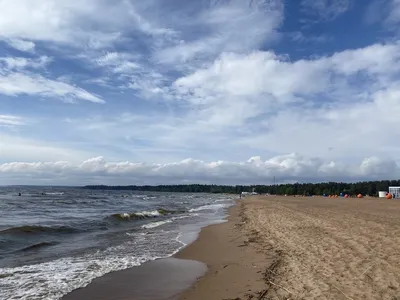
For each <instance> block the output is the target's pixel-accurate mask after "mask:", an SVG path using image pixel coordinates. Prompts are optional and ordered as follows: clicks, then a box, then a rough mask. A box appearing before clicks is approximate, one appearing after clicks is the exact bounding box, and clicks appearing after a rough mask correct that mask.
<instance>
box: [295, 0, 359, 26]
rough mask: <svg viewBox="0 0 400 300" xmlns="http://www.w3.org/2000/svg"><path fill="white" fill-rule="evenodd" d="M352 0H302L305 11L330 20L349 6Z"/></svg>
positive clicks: (321, 18) (323, 19) (320, 18)
mask: <svg viewBox="0 0 400 300" xmlns="http://www.w3.org/2000/svg"><path fill="white" fill-rule="evenodd" d="M351 5H352V0H302V1H301V6H302V8H303V10H304V12H305V13H307V14H309V15H312V16H315V17H316V18H318V19H319V20H322V21H330V20H333V19H335V18H337V17H338V16H340V15H341V14H343V13H345V12H346V11H348V10H349V9H350V8H351Z"/></svg>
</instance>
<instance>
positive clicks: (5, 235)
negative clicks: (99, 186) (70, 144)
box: [0, 186, 235, 300]
mask: <svg viewBox="0 0 400 300" xmlns="http://www.w3.org/2000/svg"><path fill="white" fill-rule="evenodd" d="M19 193H21V194H20V195H19ZM234 199H235V196H232V195H222V194H185V193H157V192H134V191H108V190H88V189H83V188H69V187H60V188H55V187H16V186H13V187H0V299H1V300H11V299H19V300H56V299H60V298H61V297H62V296H63V295H65V294H67V293H69V292H71V291H72V290H74V289H77V288H80V287H84V286H86V285H88V284H89V283H90V282H91V281H92V280H93V279H94V278H96V277H100V276H102V275H104V274H106V273H109V272H112V271H117V270H122V269H126V268H130V267H134V266H138V265H141V264H143V263H144V262H146V261H150V260H154V259H157V258H163V257H168V256H171V255H173V254H175V253H176V252H178V251H179V250H180V249H181V248H183V247H184V246H186V245H187V244H188V243H190V242H192V241H194V240H195V239H196V237H197V235H198V233H199V231H200V229H201V228H202V227H204V226H207V225H209V224H215V223H219V222H223V219H224V217H225V216H226V213H227V208H228V207H229V206H231V205H233V204H234Z"/></svg>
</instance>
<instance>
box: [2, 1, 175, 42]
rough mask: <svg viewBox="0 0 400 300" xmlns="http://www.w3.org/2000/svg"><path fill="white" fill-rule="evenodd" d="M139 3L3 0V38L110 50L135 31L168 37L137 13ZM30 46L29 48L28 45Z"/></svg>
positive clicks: (166, 31)
mask: <svg viewBox="0 0 400 300" xmlns="http://www.w3.org/2000/svg"><path fill="white" fill-rule="evenodd" d="M140 5H141V6H143V4H141V2H138V1H129V0H126V1H117V2H115V1H111V2H110V1H97V0H83V1H70V0H38V1H35V2H32V1H29V0H3V1H1V2H0V38H3V39H6V40H28V41H46V42H56V43H63V44H69V45H70V46H74V47H82V46H83V47H86V46H89V47H91V48H101V47H107V46H109V45H111V44H113V43H114V42H116V41H118V40H119V39H120V38H122V35H123V33H124V32H127V31H131V30H134V29H139V30H142V31H143V32H145V33H147V34H166V33H168V30H167V29H165V30H164V29H163V28H157V26H156V25H155V24H152V23H151V22H149V21H147V20H146V19H145V18H144V17H143V16H142V17H139V16H138V15H137V14H134V13H133V9H136V7H137V6H140ZM25 47H26V45H25Z"/></svg>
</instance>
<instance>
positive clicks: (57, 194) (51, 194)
mask: <svg viewBox="0 0 400 300" xmlns="http://www.w3.org/2000/svg"><path fill="white" fill-rule="evenodd" d="M43 194H44V195H46V196H61V195H64V192H45V193H43Z"/></svg>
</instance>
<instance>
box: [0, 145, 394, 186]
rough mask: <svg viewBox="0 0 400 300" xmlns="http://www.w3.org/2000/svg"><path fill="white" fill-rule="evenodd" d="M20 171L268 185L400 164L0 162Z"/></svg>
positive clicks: (99, 179)
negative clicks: (274, 182) (274, 181)
mask: <svg viewBox="0 0 400 300" xmlns="http://www.w3.org/2000/svg"><path fill="white" fill-rule="evenodd" d="M21 175H22V176H24V177H25V179H26V180H27V181H29V182H30V183H36V184H41V183H42V184H45V183H48V182H52V183H53V184H59V183H60V182H64V180H65V179H67V178H70V177H75V180H76V182H80V184H104V183H107V184H138V185H140V184H182V183H193V182H195V183H218V184H271V183H272V182H273V180H274V177H275V179H276V180H277V181H280V182H297V181H299V178H301V179H302V180H301V181H302V182H304V181H305V182H308V181H315V180H316V178H318V179H319V180H324V181H329V180H347V181H355V180H363V179H374V178H380V177H381V176H386V177H387V178H395V177H396V176H399V175H400V168H399V166H398V165H397V164H396V163H395V162H394V161H391V160H384V159H379V158H376V157H371V158H367V159H364V160H363V161H362V162H361V163H359V164H349V165H344V164H338V163H335V162H333V161H332V162H329V163H326V162H323V161H322V160H321V159H318V158H307V157H303V156H301V155H299V154H296V153H292V154H287V155H280V156H276V157H272V158H270V159H268V160H265V161H264V160H262V159H261V158H260V157H259V156H255V157H252V158H250V159H249V160H247V161H245V162H228V161H215V162H205V161H201V160H195V159H191V158H189V159H185V160H182V161H179V162H174V163H166V164H156V163H152V164H149V163H133V162H128V161H125V162H107V161H106V160H105V159H104V158H103V157H101V156H100V157H95V158H91V159H88V160H85V161H83V162H81V163H76V164H73V163H70V162H67V161H56V162H33V163H23V162H11V163H4V164H1V165H0V177H1V178H2V179H4V180H10V181H12V180H13V178H19V176H21ZM29 178H30V179H29Z"/></svg>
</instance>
